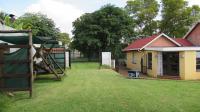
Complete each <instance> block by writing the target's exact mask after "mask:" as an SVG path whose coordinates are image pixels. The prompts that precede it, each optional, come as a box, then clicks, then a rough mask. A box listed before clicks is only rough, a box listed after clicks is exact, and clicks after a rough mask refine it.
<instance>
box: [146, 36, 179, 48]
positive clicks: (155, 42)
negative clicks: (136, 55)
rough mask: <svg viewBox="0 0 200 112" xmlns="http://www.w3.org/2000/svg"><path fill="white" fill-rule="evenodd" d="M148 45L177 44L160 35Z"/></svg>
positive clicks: (164, 45)
mask: <svg viewBox="0 0 200 112" xmlns="http://www.w3.org/2000/svg"><path fill="white" fill-rule="evenodd" d="M148 47H176V44H174V43H173V42H171V41H169V40H168V39H167V38H166V37H160V38H158V39H157V40H156V41H154V42H153V43H151V44H150V45H149V46H148Z"/></svg>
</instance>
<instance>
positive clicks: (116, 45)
mask: <svg viewBox="0 0 200 112" xmlns="http://www.w3.org/2000/svg"><path fill="white" fill-rule="evenodd" d="M73 27H74V30H73V34H74V37H73V44H72V46H73V47H74V48H76V49H77V50H79V51H81V52H82V53H83V54H85V55H86V56H88V57H90V56H91V55H92V52H96V54H98V53H99V52H100V51H112V53H113V54H114V56H115V58H117V57H119V55H120V54H121V50H122V42H124V41H127V40H128V39H129V38H130V37H131V36H132V35H133V29H134V22H133V20H132V18H131V17H130V16H129V15H128V13H127V12H126V11H124V10H123V9H121V8H119V7H115V6H113V5H106V6H103V7H102V8H101V9H100V10H97V11H95V12H93V13H86V14H84V15H82V16H81V17H80V18H78V19H77V20H76V21H74V22H73Z"/></svg>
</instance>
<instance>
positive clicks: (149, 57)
mask: <svg viewBox="0 0 200 112" xmlns="http://www.w3.org/2000/svg"><path fill="white" fill-rule="evenodd" d="M147 58H148V69H152V53H148V55H147Z"/></svg>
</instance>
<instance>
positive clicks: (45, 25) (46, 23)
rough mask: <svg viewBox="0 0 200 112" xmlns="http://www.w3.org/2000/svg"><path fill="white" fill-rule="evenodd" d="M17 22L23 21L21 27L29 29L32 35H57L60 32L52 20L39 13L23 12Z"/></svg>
mask: <svg viewBox="0 0 200 112" xmlns="http://www.w3.org/2000/svg"><path fill="white" fill-rule="evenodd" d="M17 22H19V23H23V29H31V30H32V32H33V36H46V37H58V33H59V32H60V31H59V29H57V28H56V27H55V23H54V21H53V20H51V19H49V18H47V16H46V15H43V14H41V13H25V14H24V15H22V16H21V17H19V18H18V19H17Z"/></svg>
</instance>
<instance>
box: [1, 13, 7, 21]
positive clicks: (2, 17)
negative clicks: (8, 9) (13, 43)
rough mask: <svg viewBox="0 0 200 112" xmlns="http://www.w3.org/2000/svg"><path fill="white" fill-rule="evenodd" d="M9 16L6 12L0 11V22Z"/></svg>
mask: <svg viewBox="0 0 200 112" xmlns="http://www.w3.org/2000/svg"><path fill="white" fill-rule="evenodd" d="M7 15H8V14H6V13H5V12H3V11H0V20H4V19H5V17H6V16H7Z"/></svg>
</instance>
